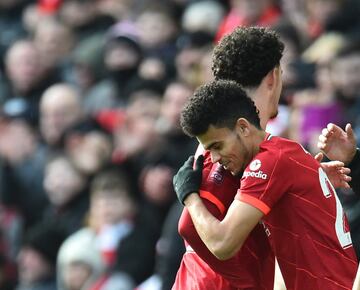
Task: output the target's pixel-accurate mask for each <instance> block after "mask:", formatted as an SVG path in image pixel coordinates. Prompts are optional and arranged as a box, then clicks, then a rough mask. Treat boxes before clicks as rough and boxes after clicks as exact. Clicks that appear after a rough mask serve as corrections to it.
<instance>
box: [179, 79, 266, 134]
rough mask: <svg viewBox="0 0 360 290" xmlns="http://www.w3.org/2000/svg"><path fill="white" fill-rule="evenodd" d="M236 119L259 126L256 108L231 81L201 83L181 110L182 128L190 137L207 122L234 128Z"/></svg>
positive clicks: (198, 132)
mask: <svg viewBox="0 0 360 290" xmlns="http://www.w3.org/2000/svg"><path fill="white" fill-rule="evenodd" d="M239 118H245V119H247V120H248V121H249V122H250V123H251V124H253V125H255V126H256V127H257V128H259V129H260V128H261V127H260V119H259V115H258V110H257V109H256V107H255V104H254V102H253V101H252V100H251V99H250V98H249V97H248V96H247V94H246V92H245V91H244V90H243V89H242V88H241V86H240V85H239V84H237V83H236V82H234V81H227V80H215V81H213V82H211V83H209V84H206V85H203V86H200V87H198V88H197V89H196V91H195V93H194V94H193V95H192V96H191V97H190V98H189V100H188V102H187V104H186V105H185V107H184V109H183V110H182V113H181V120H180V122H181V127H182V129H183V131H184V132H185V134H187V135H189V136H190V137H194V136H198V135H201V134H203V133H205V132H206V131H207V130H208V128H209V126H210V125H213V126H215V127H217V128H225V127H226V128H229V129H233V128H234V127H235V124H236V121H237V120H238V119H239Z"/></svg>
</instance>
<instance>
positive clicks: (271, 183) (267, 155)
mask: <svg viewBox="0 0 360 290" xmlns="http://www.w3.org/2000/svg"><path fill="white" fill-rule="evenodd" d="M271 143H274V142H271ZM271 143H270V142H269V141H264V142H263V143H262V145H261V146H260V152H259V153H258V154H257V155H256V156H255V158H254V159H253V160H252V161H251V162H250V164H249V165H248V166H247V168H246V169H245V171H244V173H243V176H242V178H241V181H240V189H239V190H238V192H237V195H236V197H235V198H236V199H237V200H240V201H243V202H246V203H248V204H250V205H252V206H254V207H256V208H257V209H259V210H260V211H262V212H263V213H264V215H266V214H268V213H269V212H270V210H271V209H272V208H273V206H274V205H275V204H276V203H277V202H278V201H279V200H280V199H281V198H282V196H283V194H284V193H285V192H287V191H288V190H289V187H290V183H289V182H288V180H290V179H291V178H290V175H292V172H291V170H287V171H286V166H285V162H284V161H285V160H284V158H283V156H284V154H283V150H282V148H281V147H280V148H279V147H277V146H272V144H271ZM275 144H276V142H275ZM269 145H270V146H269Z"/></svg>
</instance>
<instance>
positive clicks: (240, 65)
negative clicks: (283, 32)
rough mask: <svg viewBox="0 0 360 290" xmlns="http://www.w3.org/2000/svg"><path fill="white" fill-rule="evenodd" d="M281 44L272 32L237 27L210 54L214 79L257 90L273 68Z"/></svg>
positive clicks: (278, 56) (279, 52) (278, 61)
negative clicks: (211, 54) (233, 82)
mask: <svg viewBox="0 0 360 290" xmlns="http://www.w3.org/2000/svg"><path fill="white" fill-rule="evenodd" d="M283 51H284V44H283V43H282V42H281V41H280V39H279V36H278V35H277V34H276V33H275V32H274V31H272V30H269V29H267V28H263V27H238V28H236V29H235V30H234V31H233V32H232V33H230V34H228V35H226V36H224V37H223V38H222V39H221V40H220V42H219V43H218V44H217V45H216V46H215V48H214V51H213V64H212V71H213V74H214V76H215V79H224V80H232V81H235V82H237V83H238V84H240V85H241V86H243V87H245V88H246V87H250V88H251V87H257V86H258V85H260V83H261V81H262V79H263V78H264V77H265V76H266V75H267V74H268V73H269V72H270V71H271V70H272V69H274V68H275V67H276V66H278V65H279V64H280V59H281V57H282V54H283Z"/></svg>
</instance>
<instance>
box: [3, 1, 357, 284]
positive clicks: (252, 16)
mask: <svg viewBox="0 0 360 290" xmlns="http://www.w3.org/2000/svg"><path fill="white" fill-rule="evenodd" d="M359 15H360V0H228V1H221V0H218V1H216V0H201V1H200V0H198V1H196V0H151V1H150V0H148V1H146V0H0V289H2V290H12V289H16V290H55V289H59V290H132V289H137V290H160V289H162V290H169V289H171V286H172V283H173V281H174V277H175V274H176V271H177V268H178V266H179V262H180V259H181V256H182V254H183V252H184V246H183V242H182V240H181V238H180V237H179V235H178V233H177V222H178V218H179V215H180V213H181V210H182V207H181V206H180V204H179V203H178V201H177V200H175V194H174V191H173V188H172V177H173V175H174V173H176V171H177V169H178V168H179V167H180V166H181V165H182V163H183V162H184V161H185V160H186V159H187V157H188V156H189V155H191V154H193V153H194V152H195V150H196V147H197V142H196V140H192V139H190V138H188V137H187V136H185V135H184V134H183V133H182V131H181V128H180V125H179V115H180V112H181V109H182V107H183V105H184V104H185V102H186V100H187V98H188V97H189V96H190V95H191V94H192V93H193V90H194V89H195V88H196V87H197V86H198V85H200V84H203V83H205V82H208V81H210V80H211V79H212V71H211V62H212V49H213V47H214V45H215V44H216V43H217V41H218V40H219V39H221V37H222V36H223V35H225V34H226V33H228V32H230V31H232V30H233V29H234V28H235V27H237V26H239V25H241V26H266V27H269V28H271V29H274V30H275V31H277V32H278V34H279V35H280V38H281V40H282V41H283V42H284V43H285V45H286V48H285V52H284V57H283V60H282V61H283V63H282V64H281V65H282V70H283V80H284V85H283V93H282V96H281V101H280V110H279V115H278V116H277V118H276V119H274V120H272V121H271V122H270V124H269V127H268V128H267V130H268V131H270V132H272V133H273V134H276V135H279V136H284V137H289V138H291V139H293V140H296V141H298V142H300V143H301V144H303V145H304V147H305V148H307V149H308V150H309V151H310V152H312V153H317V149H316V143H317V137H318V135H319V134H320V130H321V129H322V128H323V127H324V126H326V124H327V123H328V122H333V123H335V124H338V125H340V126H342V127H343V126H344V125H345V124H346V123H348V122H350V123H351V124H352V125H353V128H354V129H355V132H357V135H358V136H360V18H359ZM359 143H360V140H359ZM339 196H340V198H341V200H342V202H343V204H344V207H345V209H346V212H347V215H348V217H349V220H350V224H351V227H352V234H353V241H354V244H355V247H356V248H357V253H358V255H359V256H360V199H359V197H357V196H356V195H355V194H354V193H353V192H352V191H351V190H341V191H340V190H339Z"/></svg>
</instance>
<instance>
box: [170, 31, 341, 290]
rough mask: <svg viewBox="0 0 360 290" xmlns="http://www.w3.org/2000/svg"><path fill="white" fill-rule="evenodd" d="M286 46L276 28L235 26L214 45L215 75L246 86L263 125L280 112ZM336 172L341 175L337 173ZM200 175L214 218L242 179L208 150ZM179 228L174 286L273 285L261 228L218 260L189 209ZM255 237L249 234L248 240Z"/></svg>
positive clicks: (220, 215) (209, 289) (189, 288)
mask: <svg viewBox="0 0 360 290" xmlns="http://www.w3.org/2000/svg"><path fill="white" fill-rule="evenodd" d="M283 49H284V45H283V44H282V42H281V41H280V40H279V38H278V36H277V35H276V34H275V33H274V32H273V31H270V30H268V29H265V28H259V27H250V28H244V27H240V28H237V29H236V30H235V31H233V32H232V33H231V34H229V35H227V36H225V37H224V38H223V39H222V40H221V42H220V43H219V44H218V45H217V46H216V47H215V49H214V53H213V66H212V69H213V72H214V76H215V78H217V79H232V80H235V81H236V82H238V83H239V84H241V85H242V86H243V87H244V88H245V90H246V91H247V93H248V94H249V95H250V96H251V97H252V99H253V100H254V102H255V104H256V106H257V108H258V109H259V111H260V119H261V124H262V127H263V128H265V126H266V123H267V122H268V120H269V119H270V118H271V117H274V116H275V115H276V114H277V106H278V100H279V97H280V91H281V68H280V59H281V57H282V52H283ZM200 150H201V148H200ZM199 153H201V152H198V154H199ZM330 169H333V171H334V172H333V173H336V171H337V170H336V167H333V168H331V167H328V169H327V170H328V171H329V170H330ZM334 177H337V176H336V174H334ZM202 178H203V182H202V185H201V193H200V197H201V198H202V200H203V202H204V204H205V206H206V207H207V208H208V210H209V211H210V212H211V213H212V214H213V215H214V216H215V217H216V218H218V219H222V218H223V217H224V215H225V213H226V211H227V209H228V207H229V205H230V202H231V201H232V199H233V198H234V197H235V195H236V190H237V188H238V184H239V178H238V177H233V176H231V174H229V173H226V171H224V169H223V168H222V166H220V165H219V164H213V163H212V162H211V157H210V155H209V154H208V153H205V162H204V170H203V174H202ZM343 182H344V181H343V180H339V181H338V183H337V185H338V186H342V185H343ZM345 183H346V182H345ZM179 232H180V234H181V235H182V236H183V237H184V239H185V242H186V248H187V251H186V253H185V255H184V256H183V259H182V261H181V265H180V268H179V271H178V274H177V276H176V281H175V284H174V286H173V290H178V289H187V290H192V289H207V290H212V289H214V290H217V289H228V288H225V287H236V288H238V289H246V288H251V287H252V289H264V288H265V289H273V284H272V276H271V275H272V274H273V273H270V275H266V276H264V275H263V274H262V273H263V272H264V269H265V268H270V267H273V261H271V259H269V256H267V255H266V254H264V253H265V252H266V251H265V252H264V251H262V250H260V252H259V253H256V251H258V250H259V247H261V248H262V249H267V248H268V247H269V245H268V242H267V240H266V239H265V236H264V234H262V233H261V232H260V231H254V236H253V238H254V239H256V241H257V243H256V245H255V247H254V245H253V244H251V242H249V247H244V249H243V251H244V253H241V251H240V252H239V253H237V256H236V257H234V258H232V259H230V260H226V261H219V260H217V259H216V258H215V257H214V256H213V255H212V254H211V252H210V251H209V250H208V249H207V248H206V246H205V245H204V244H203V242H202V241H201V239H200V237H199V236H198V234H197V232H196V230H195V227H194V225H193V223H192V220H191V217H190V215H189V213H188V211H187V209H186V208H185V209H184V211H183V213H182V216H181V218H180V221H179ZM253 238H252V236H250V237H249V239H248V240H249V241H251V240H252V239H253ZM251 247H254V248H251ZM249 251H250V252H251V253H252V255H253V256H252V257H255V255H258V257H257V259H256V260H254V259H250V260H249V261H248V260H246V259H245V257H246V256H248V253H247V252H249ZM239 261H241V262H239ZM250 263H253V264H251V265H250ZM259 265H260V266H259ZM214 270H215V271H216V272H215V271H214ZM224 278H227V279H224ZM229 278H230V279H229ZM262 279H263V280H262ZM228 281H230V282H231V283H230V284H229V283H228ZM249 281H250V284H249ZM259 285H262V286H259ZM260 287H263V288H260ZM229 289H230V288H229Z"/></svg>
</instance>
